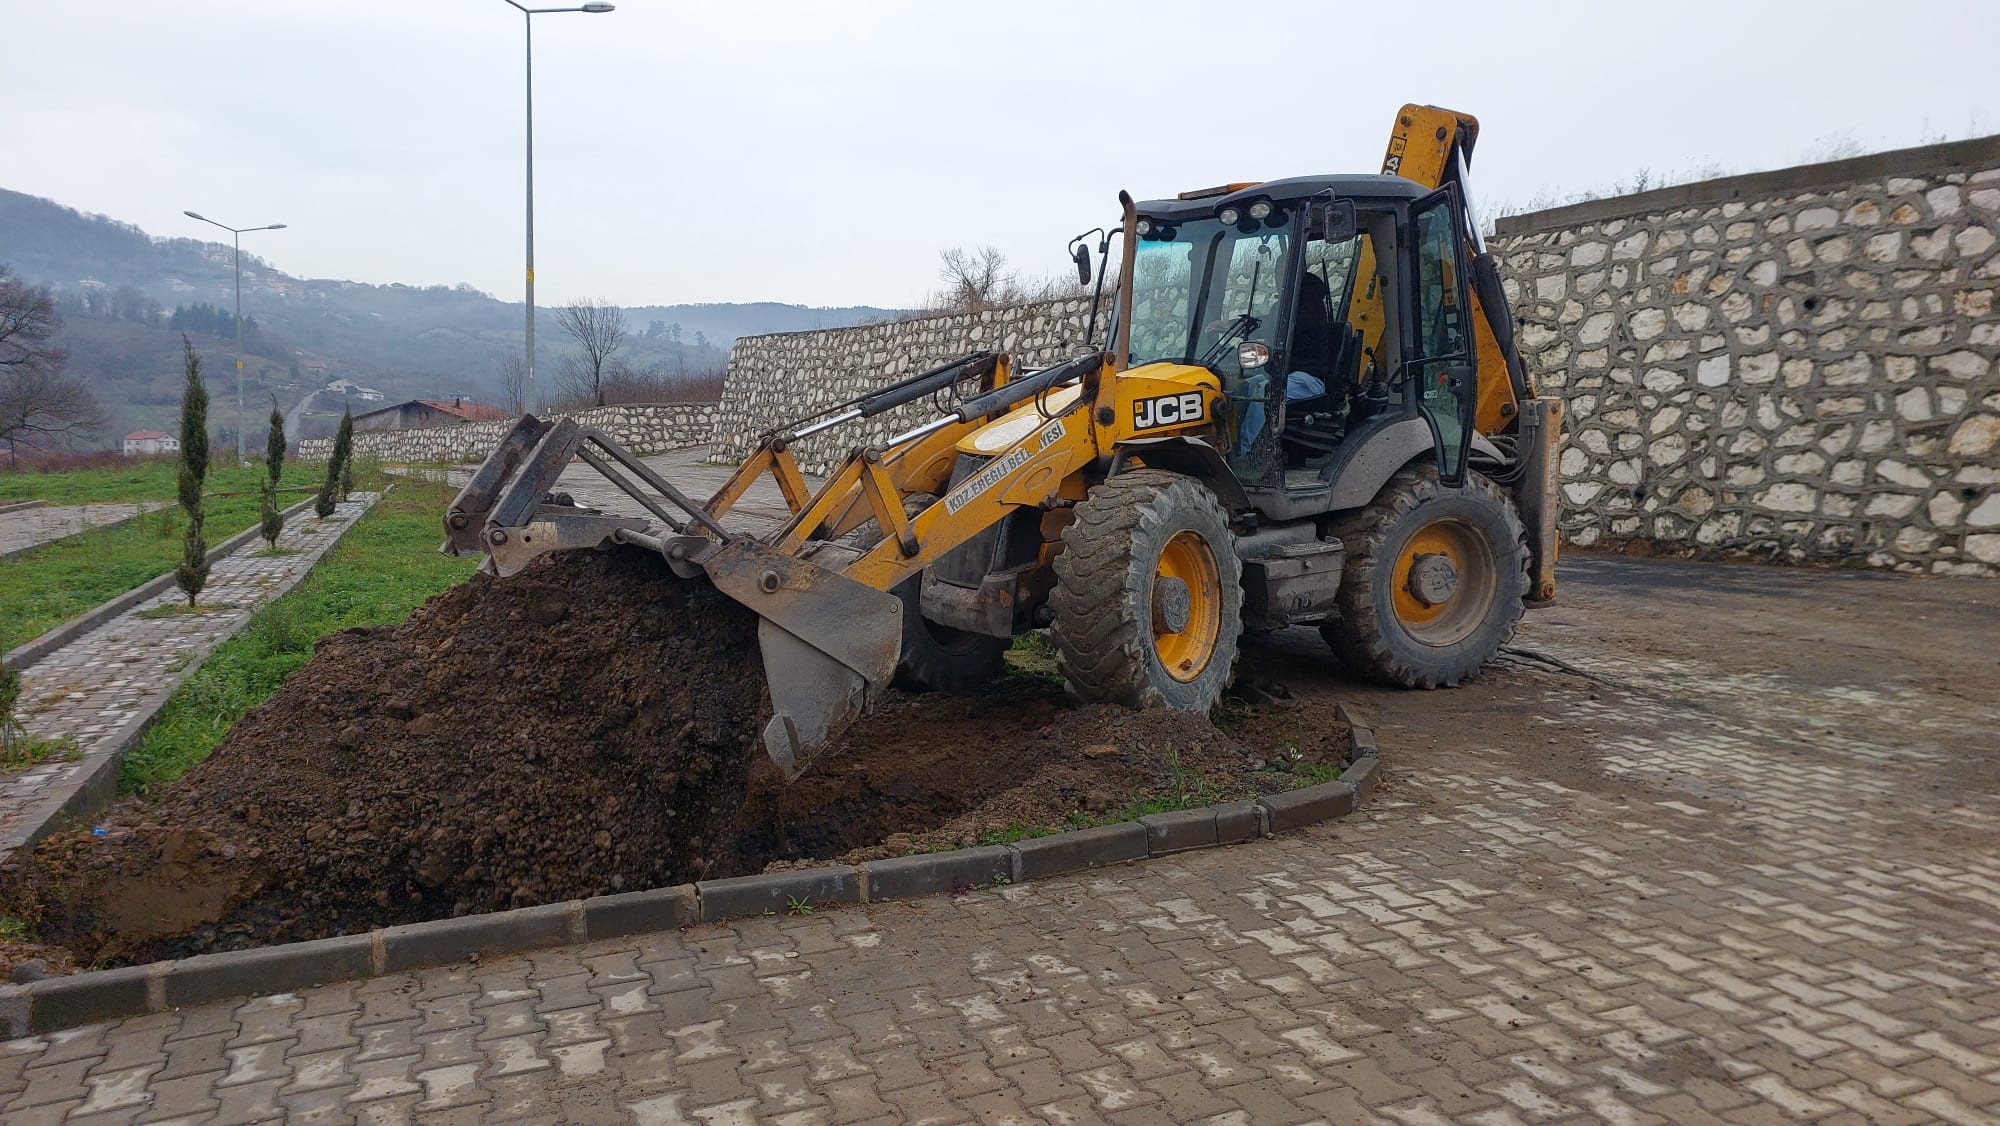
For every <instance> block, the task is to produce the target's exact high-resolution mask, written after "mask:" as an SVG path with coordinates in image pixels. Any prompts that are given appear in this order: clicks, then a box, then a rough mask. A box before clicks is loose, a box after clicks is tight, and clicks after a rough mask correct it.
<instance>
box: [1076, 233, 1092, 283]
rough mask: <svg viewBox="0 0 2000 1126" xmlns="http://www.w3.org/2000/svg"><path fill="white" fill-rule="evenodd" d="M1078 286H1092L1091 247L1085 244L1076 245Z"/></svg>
mask: <svg viewBox="0 0 2000 1126" xmlns="http://www.w3.org/2000/svg"><path fill="white" fill-rule="evenodd" d="M1075 257H1076V284H1078V285H1089V284H1090V247H1089V245H1088V244H1085V243H1077V244H1076V255H1075Z"/></svg>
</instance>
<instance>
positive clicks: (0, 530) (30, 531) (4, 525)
mask: <svg viewBox="0 0 2000 1126" xmlns="http://www.w3.org/2000/svg"><path fill="white" fill-rule="evenodd" d="M168 507H171V505H170V502H167V501H134V502H132V503H129V504H124V503H121V504H65V505H56V506H44V507H42V508H24V509H22V510H20V511H19V512H8V513H4V514H0V559H9V558H12V557H13V556H16V555H19V554H20V553H22V552H24V551H26V550H28V549H29V548H31V547H37V546H39V545H41V544H45V543H48V542H49V541H51V540H59V539H62V538H64V537H66V536H73V535H76V534H77V533H79V532H87V531H89V530H91V529H92V528H102V527H105V526H106V525H109V524H117V523H120V522H121V521H125V520H130V519H131V518H132V517H134V516H138V515H141V514H143V513H147V512H152V511H155V510H157V509H161V508H168Z"/></svg>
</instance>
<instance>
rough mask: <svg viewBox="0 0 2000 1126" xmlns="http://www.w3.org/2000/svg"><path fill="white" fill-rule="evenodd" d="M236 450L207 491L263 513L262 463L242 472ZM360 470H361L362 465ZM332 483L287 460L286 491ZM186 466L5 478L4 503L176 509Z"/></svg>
mask: <svg viewBox="0 0 2000 1126" xmlns="http://www.w3.org/2000/svg"><path fill="white" fill-rule="evenodd" d="M235 460H236V451H235V450H220V449H218V450H216V451H214V456H213V458H212V459H211V460H210V462H209V466H208V479H207V481H205V482H204V483H203V485H202V488H203V490H204V491H205V492H209V493H241V494H243V495H245V496H248V497H249V498H250V511H251V512H253V513H254V512H256V511H257V486H258V485H260V484H262V483H263V480H264V465H263V463H262V462H254V461H253V462H251V463H250V464H249V465H246V466H242V467H238V466H236V465H234V464H225V463H233V462H234V461H235ZM355 468H356V469H357V470H358V469H360V468H361V465H360V463H359V462H356V463H355ZM324 480H326V463H325V462H315V461H308V462H300V461H296V460H293V459H290V458H287V459H286V460H285V474H284V478H283V480H282V481H281V482H280V485H281V486H282V487H286V488H293V487H301V488H302V487H307V486H317V485H318V484H319V483H320V482H322V481H324ZM179 488H180V463H179V462H177V461H175V460H174V459H172V458H160V459H156V460H154V459H149V460H146V461H135V462H133V463H131V464H129V465H116V466H111V467H109V468H104V469H66V470H62V471H61V472H57V473H36V472H33V471H28V470H24V471H22V472H19V473H0V501H9V500H41V501H47V502H48V503H50V504H99V503H103V502H106V501H120V500H158V501H167V502H169V503H171V502H172V501H173V500H174V498H175V497H176V496H178V495H179V492H178V490H179Z"/></svg>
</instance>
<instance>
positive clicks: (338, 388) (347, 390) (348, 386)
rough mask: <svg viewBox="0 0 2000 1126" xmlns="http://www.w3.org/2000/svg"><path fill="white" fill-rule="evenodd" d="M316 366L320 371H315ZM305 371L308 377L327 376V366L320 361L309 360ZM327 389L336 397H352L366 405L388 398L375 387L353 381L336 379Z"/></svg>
mask: <svg viewBox="0 0 2000 1126" xmlns="http://www.w3.org/2000/svg"><path fill="white" fill-rule="evenodd" d="M314 365H318V371H314ZM304 370H305V373H306V374H307V375H325V374H326V365H325V364H323V363H320V362H319V361H318V360H308V361H306V363H305V364H304ZM325 389H326V390H328V391H331V392H333V393H334V394H336V395H352V396H354V397H355V398H357V399H360V400H361V401H362V402H366V403H379V402H381V401H382V400H384V399H386V398H388V396H387V395H384V394H383V393H382V392H380V391H377V390H375V389H374V388H373V387H363V386H361V385H360V384H359V383H356V382H354V381H353V380H352V379H336V380H334V381H333V382H332V383H329V384H327V385H326V388H325Z"/></svg>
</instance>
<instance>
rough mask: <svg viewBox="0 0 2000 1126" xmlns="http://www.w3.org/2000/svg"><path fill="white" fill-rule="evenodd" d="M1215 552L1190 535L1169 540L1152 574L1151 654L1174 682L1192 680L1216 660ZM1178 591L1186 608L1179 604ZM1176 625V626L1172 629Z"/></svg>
mask: <svg viewBox="0 0 2000 1126" xmlns="http://www.w3.org/2000/svg"><path fill="white" fill-rule="evenodd" d="M1217 575H1218V572H1217V568H1216V565H1215V553H1214V551H1213V550H1211V549H1210V548H1209V546H1208V541H1206V540H1204V539H1202V538H1201V536H1199V535H1197V534H1196V533H1194V532H1182V533H1180V534H1179V535H1177V536H1175V537H1174V538H1173V539H1171V540H1168V541H1167V546H1166V549H1165V550H1163V551H1161V552H1160V560H1159V563H1158V564H1157V565H1156V566H1155V567H1154V570H1153V585H1152V598H1153V605H1152V607H1151V611H1152V621H1153V652H1154V654H1155V655H1157V656H1158V657H1159V658H1160V665H1161V667H1163V668H1165V669H1166V670H1167V675H1168V676H1171V677H1173V678H1174V679H1175V680H1193V679H1194V678H1196V677H1198V676H1200V675H1201V674H1202V670H1204V669H1206V668H1207V667H1208V662H1209V660H1210V659H1211V658H1213V657H1214V656H1215V646H1216V642H1217V641H1218V640H1219V639H1220V638H1221V634H1222V589H1221V581H1220V579H1219V578H1218V577H1217ZM1181 590H1185V591H1186V604H1185V605H1184V606H1183V605H1181V604H1180V597H1181V596H1180V594H1179V593H1178V592H1179V591H1181ZM1176 627H1177V628H1176Z"/></svg>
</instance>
